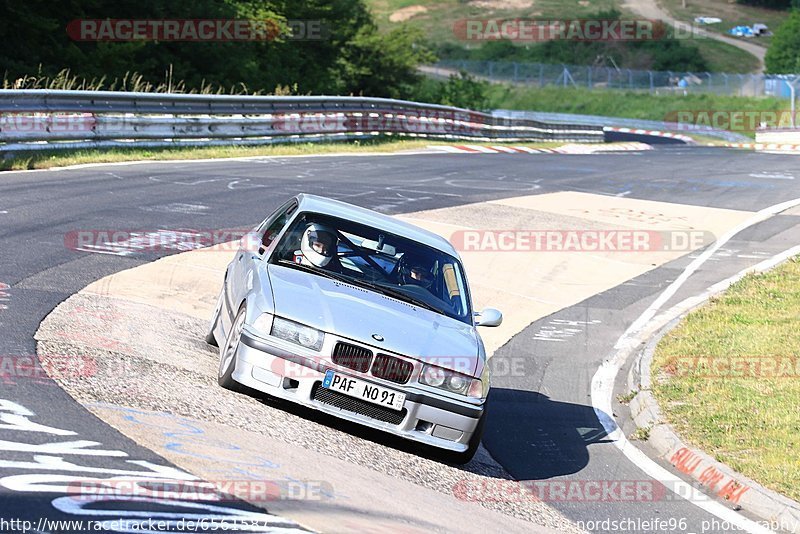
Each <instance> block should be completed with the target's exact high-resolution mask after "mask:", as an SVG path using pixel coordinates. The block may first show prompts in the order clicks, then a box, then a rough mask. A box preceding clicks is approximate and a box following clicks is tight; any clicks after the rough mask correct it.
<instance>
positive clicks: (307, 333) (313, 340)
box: [271, 317, 325, 351]
mask: <svg viewBox="0 0 800 534" xmlns="http://www.w3.org/2000/svg"><path fill="white" fill-rule="evenodd" d="M271 334H272V335H273V336H275V337H277V338H278V339H283V340H285V341H289V342H291V343H294V344H296V345H300V346H302V347H306V348H307V349H312V350H316V351H319V350H320V349H321V348H322V342H323V341H324V340H325V333H324V332H320V331H319V330H317V329H315V328H311V327H310V326H306V325H302V324H300V323H296V322H294V321H289V320H287V319H282V318H280V317H275V319H274V320H273V321H272V332H271Z"/></svg>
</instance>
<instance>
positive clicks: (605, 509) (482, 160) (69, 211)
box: [0, 146, 800, 532]
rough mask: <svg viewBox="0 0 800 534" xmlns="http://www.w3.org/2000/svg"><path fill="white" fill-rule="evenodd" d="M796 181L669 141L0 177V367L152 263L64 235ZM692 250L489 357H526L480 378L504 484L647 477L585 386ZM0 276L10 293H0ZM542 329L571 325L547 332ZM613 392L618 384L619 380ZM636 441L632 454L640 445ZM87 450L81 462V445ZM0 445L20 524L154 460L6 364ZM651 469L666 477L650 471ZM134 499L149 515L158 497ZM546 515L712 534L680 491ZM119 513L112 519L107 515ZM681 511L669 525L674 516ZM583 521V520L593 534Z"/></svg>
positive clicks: (749, 242) (767, 201) (781, 158)
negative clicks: (48, 328) (628, 147)
mask: <svg viewBox="0 0 800 534" xmlns="http://www.w3.org/2000/svg"><path fill="white" fill-rule="evenodd" d="M797 175H800V166H798V159H797V157H796V156H791V155H775V154H763V153H754V152H746V151H733V150H726V149H712V148H698V147H685V146H682V147H677V146H675V147H673V146H668V147H666V146H665V147H663V148H659V149H657V150H651V151H645V152H628V153H620V154H603V155H556V154H536V155H524V154H520V155H513V154H468V155H463V154H441V153H439V154H416V155H391V156H341V157H295V158H255V159H250V160H231V161H225V160H220V161H199V162H157V163H142V164H126V165H104V166H88V167H83V168H74V169H65V170H56V171H34V172H9V173H2V174H0V250H2V254H1V255H0V331H1V332H2V334H3V335H2V336H0V357H2V359H3V361H5V362H6V364H8V362H17V363H18V362H20V361H25V358H29V357H31V356H33V355H35V353H36V343H35V341H34V339H33V335H34V333H35V331H36V329H37V327H38V325H39V323H40V322H41V321H42V320H43V319H44V318H45V317H46V316H47V314H48V313H50V311H52V310H53V309H54V307H56V306H57V305H58V304H59V303H60V302H62V301H64V300H65V299H66V298H67V297H69V296H70V295H72V294H73V293H75V292H77V291H79V290H80V289H81V288H83V287H84V286H86V285H88V284H89V283H91V282H92V281H94V280H97V279H99V278H102V277H104V276H106V275H108V274H111V273H114V272H117V271H120V270H123V269H128V268H131V267H134V266H136V265H140V264H143V263H146V262H150V261H153V260H154V259H156V258H158V257H159V254H156V253H148V252H142V253H139V254H133V255H129V256H118V255H107V254H92V253H85V252H77V251H74V250H70V249H69V248H68V247H67V246H65V235H68V234H69V233H70V232H74V231H76V230H82V229H110V230H113V229H120V230H132V229H145V230H146V229H160V228H165V229H179V228H198V227H202V228H241V227H246V226H251V225H253V224H255V223H257V222H259V221H260V220H261V219H263V218H264V216H265V215H266V214H268V213H269V212H271V211H272V210H273V209H274V208H276V207H277V206H278V205H279V204H281V203H282V202H284V201H285V200H286V199H287V198H288V197H289V196H291V195H294V194H296V193H298V192H308V193H314V194H320V195H325V196H329V197H332V198H338V199H341V200H344V201H347V202H351V203H354V204H358V205H361V206H364V207H367V208H372V209H377V210H379V211H382V212H384V213H389V214H401V213H407V212H411V211H419V210H424V209H432V208H441V207H450V206H457V205H462V204H468V203H474V202H481V201H486V200H492V199H500V198H508V197H515V196H520V195H530V194H544V193H554V192H559V191H575V192H588V193H594V194H601V195H609V196H625V197H626V198H635V199H644V200H656V201H663V202H677V203H681V204H690V205H695V206H703V207H715V208H726V209H734V210H745V211H757V210H759V209H762V208H765V207H767V206H771V205H774V204H777V203H779V202H783V201H788V200H791V199H794V198H797V197H800V183H798V182H800V178H798V176H797ZM790 213H791V212H790ZM795 213H796V214H795V215H792V214H782V215H778V216H776V217H773V218H770V219H768V220H766V221H764V222H763V223H760V224H757V225H755V226H753V227H751V228H749V229H747V230H745V231H744V232H742V233H741V234H739V235H737V236H736V237H735V238H734V239H732V240H731V241H730V242H728V243H727V244H726V245H725V246H724V247H723V249H721V250H720V251H719V253H718V254H716V255H715V256H714V257H712V258H711V260H710V261H708V262H707V263H706V264H704V265H703V267H702V268H701V269H700V270H699V271H698V272H697V273H696V274H694V275H693V276H692V277H691V278H690V280H689V281H688V283H687V284H686V285H684V286H683V287H682V288H681V289H680V290H679V291H678V293H677V294H676V295H675V296H674V297H673V298H672V299H671V300H670V302H669V303H667V306H669V305H671V304H673V303H676V302H679V301H680V300H683V299H684V298H687V297H689V296H692V295H694V294H697V293H699V292H701V291H702V290H704V289H705V288H707V287H708V286H710V285H712V284H713V283H715V282H717V281H719V280H723V279H725V278H727V277H729V276H731V275H733V274H735V273H736V272H738V271H740V270H741V269H743V268H745V267H747V266H748V265H753V264H756V263H758V262H759V261H761V260H763V259H765V258H767V257H770V256H772V255H774V254H777V253H779V252H781V251H783V250H785V249H788V248H789V247H791V246H793V245H796V244H797V240H796V239H797V236H798V235H800V233H798V225H799V224H800V212H795ZM694 256H695V255H688V256H685V257H682V258H679V259H677V260H674V261H672V262H670V263H668V264H666V265H663V266H661V267H659V268H657V269H654V270H652V271H650V272H648V273H646V274H645V275H642V276H640V277H638V278H635V279H633V280H630V281H629V282H626V283H624V284H622V285H619V286H617V287H615V288H613V289H610V290H608V291H606V292H604V293H601V294H598V295H595V296H593V297H591V298H589V299H588V300H585V301H583V302H581V303H579V304H578V305H575V306H572V307H569V308H566V309H563V310H561V311H559V312H557V313H556V314H554V315H551V316H548V317H544V318H542V319H540V320H538V321H536V322H535V323H533V324H531V325H530V326H528V327H527V328H526V329H525V330H523V331H522V332H521V333H520V334H518V335H517V336H515V337H514V339H512V340H511V341H510V342H509V343H508V344H506V345H505V346H504V347H502V348H501V349H500V350H499V351H498V352H497V353H496V354H495V356H494V358H495V360H496V361H497V362H503V361H507V362H513V361H514V360H515V359H518V358H520V357H524V362H525V363H524V372H521V373H510V374H502V373H501V374H500V375H498V376H496V377H495V378H494V379H493V405H492V410H491V417H490V419H489V422H488V425H487V431H486V435H485V437H484V446H485V447H486V449H487V450H488V451H489V452H490V453H491V455H492V456H493V457H494V458H495V459H496V460H497V461H498V462H499V463H500V464H501V465H502V466H503V467H504V468H505V469H506V470H507V471H508V472H509V473H510V474H511V475H513V476H514V478H516V479H518V480H544V479H550V480H561V479H563V480H577V481H587V480H589V481H641V480H646V479H647V476H646V475H645V474H644V473H643V472H642V471H641V470H640V468H639V467H637V466H635V465H633V464H632V463H630V462H629V460H628V459H627V458H626V457H625V456H624V455H623V454H622V453H621V452H620V451H619V449H618V448H617V447H616V446H615V445H614V444H612V443H610V442H609V440H608V439H606V434H605V431H604V430H603V427H602V426H601V424H600V423H599V421H598V419H597V416H596V415H595V412H594V410H593V408H592V403H591V398H590V397H591V395H590V391H591V390H590V385H591V381H592V377H593V375H594V374H595V372H596V370H597V368H598V367H599V365H600V363H601V362H602V360H603V359H604V358H605V357H607V356H608V354H609V353H610V352H611V351H612V349H613V346H614V343H615V342H616V340H617V339H618V338H619V337H620V335H622V333H623V332H624V331H625V329H626V328H627V327H628V326H629V325H630V324H631V323H632V322H633V321H634V320H635V319H636V318H637V317H639V315H640V314H641V313H642V312H643V311H644V310H645V309H646V308H647V307H648V306H649V304H650V303H651V302H652V301H653V300H654V299H655V298H656V297H657V296H658V294H659V293H660V292H661V290H663V289H664V288H665V287H666V286H667V285H668V284H669V283H670V282H671V281H673V280H674V279H675V278H676V276H678V274H679V273H680V272H681V271H682V269H683V268H684V267H686V265H687V264H688V263H689V262H690V261H691V259H692V257H694ZM2 284H6V285H8V286H9V288H8V289H7V290H2V288H3V287H4V286H3V285H2ZM506 313H508V312H506ZM559 325H562V326H563V325H569V326H570V329H569V331H568V332H563V331H562V332H561V334H559V329H558V328H559ZM562 330H563V329H562ZM543 332H547V335H543ZM554 332H555V333H556V337H557V339H554V338H553V337H554V336H553V333H554ZM34 357H35V356H34ZM624 374H625V373H621V374H620V377H624ZM620 381H621V380H620ZM618 388H619V389H620V391H621V384H618ZM626 410H627V409H626V407H625V406H622V405H619V404H617V405H616V406H615V413H614V414H613V415H614V416H616V421H617V422H618V423H619V424H620V426H622V428H623V429H626V428H630V423H629V422H627V417H626V415H627V414H626ZM35 425H44V426H46V427H50V430H45V431H43V430H42V428H41V427H36V426H35ZM37 428H38V429H37ZM86 441H88V442H95V443H91V444H90V443H85V442H86ZM20 444H26V445H20ZM637 445H638V446H639V447H640V448H642V450H644V451H645V452H647V444H646V443H641V442H637ZM89 449H95V450H96V451H97V453H98V454H82V453H81V450H83V452H84V453H85V452H86V451H87V450H89ZM0 451H2V452H0V486H2V487H0V494H1V495H2V499H0V516H2V517H15V518H20V519H27V520H30V521H32V522H33V523H32V524H33V526H34V529H35V528H36V526H37V522H38V521H39V519H40V518H42V517H48V518H64V519H79V518H84V517H88V516H89V515H93V517H95V518H97V517H98V516H99V513H98V511H97V510H98V509H100V508H102V506H101V507H99V508H97V509H91V510H89V509H88V508H86V509H84V510H80V509H76V508H75V506H80V503H78V504H75V503H74V502H72V503H71V504H70V503H67V504H65V502H66V501H63V500H60V501H58V502H59V503H60V504H59V505H58V506H57V508H59V510H56V509H55V508H54V505H53V501H54V499H57V498H58V497H59V496H61V495H63V491H62V489H59V488H58V487H56V486H58V484H57V483H58V482H59V481H61V483H62V484H63V483H64V481H63V480H62V479H60V478H59V477H63V476H67V475H73V476H75V475H76V474H78V475H79V474H83V473H93V472H94V473H98V475H97V476H101V475H100V473H112V472H114V473H119V474H127V475H128V476H130V473H131V471H137V472H141V470H142V469H145V470H148V469H149V470H156V469H168V466H169V463H168V462H166V461H165V460H163V459H162V458H160V457H159V456H158V455H156V454H155V453H153V452H152V451H149V450H147V449H145V448H143V447H140V446H138V445H137V444H136V443H134V442H132V441H131V440H129V439H128V438H126V437H124V436H122V435H121V434H120V433H118V432H117V431H116V430H114V429H112V428H110V427H109V426H107V425H106V424H105V423H103V422H102V421H100V420H99V419H97V418H96V417H94V416H93V415H91V414H90V413H89V412H87V411H86V410H85V409H84V408H83V407H82V406H80V405H79V404H77V403H76V402H75V401H74V400H73V399H72V398H71V397H69V396H68V395H67V394H66V393H65V392H63V391H62V390H61V389H60V388H59V387H58V386H57V385H55V384H54V383H53V382H52V381H49V380H47V379H46V377H41V376H36V377H30V378H27V379H26V377H23V376H20V375H19V373H17V375H16V376H15V377H12V378H9V377H8V376H7V373H6V372H5V371H4V372H3V384H2V395H0ZM48 455H57V456H60V457H63V458H66V459H67V460H68V461H69V462H71V463H70V464H69V465H67V464H64V463H61V464H59V465H53V464H52V463H50V464H47V458H48V457H52V456H48ZM143 462H149V463H146V464H145V463H143ZM156 466H162V467H156ZM664 467H666V468H668V469H670V470H672V471H673V472H675V471H674V470H673V469H672V468H671V466H669V465H667V464H665V465H664ZM109 470H111V471H109ZM676 474H677V472H676ZM88 476H91V475H88ZM187 476H188V475H187ZM12 477H13V478H12ZM12 488H13V491H12V490H11V489H12ZM151 505H152V507H153V509H158V507H159V506H162V505H163V503H158V502H153V503H151ZM550 505H551V506H553V507H555V508H557V509H558V510H560V511H561V512H562V513H563V514H564V515H566V516H567V517H568V518H570V519H572V520H573V521H583V522H586V521H602V520H606V519H623V520H630V521H631V522H630V524H629V525H628V527H629V528H627V531H633V532H647V531H652V530H656V529H653V528H643V527H642V523H641V522H642V521H653V520H656V521H658V520H661V521H664V522H665V523H663V524H665V525H667V526H668V528H663V529H658V530H659V531H667V532H685V531H688V532H702V531H705V532H710V531H716V532H722V531H729V530H728V529H722V528H711V529H707V530H703V529H702V527H703V526H706V525H711V524H713V521H714V520H715V518H714V517H713V516H711V515H710V514H708V513H706V512H704V511H703V510H701V509H700V508H698V507H697V506H696V505H695V504H693V503H691V502H688V501H686V500H684V499H679V498H674V499H673V498H667V499H660V500H656V501H653V502H646V501H641V500H639V501H635V502H630V501H627V502H612V501H600V502H593V503H586V502H570V501H568V500H555V501H553V502H551V503H550ZM226 506H227V507H228V510H227V511H226V512H224V513H234V514H235V511H231V510H232V509H234V508H235V509H238V510H242V512H241V514H242V517H251V518H253V519H258V520H259V521H262V522H263V523H262V524H263V525H272V526H287V527H288V528H291V526H292V525H291V523H290V522H286V521H284V520H282V519H281V518H277V517H273V516H268V515H252V516H248V515H247V514H248V513H253V514H255V513H257V512H258V510H257V509H254V508H252V507H250V506H249V505H247V504H245V503H229V504H227V505H226ZM138 509H141V508H137V510H138ZM128 511H130V510H128ZM125 513H126V512H125V510H122V511H117V512H113V511H112V513H109V514H108V516H107V517H108V518H109V519H110V518H112V517H120V516H124V515H125ZM742 513H743V514H747V511H746V510H745V511H742ZM101 517H105V516H101ZM670 519H673V522H672V523H669V520H670ZM681 519H682V520H684V522H682V523H678V522H677V521H678V520H681ZM637 521H638V522H639V523H636V522H637ZM679 524H680V525H685V528H684V527H683V526H678V525H679ZM584 525H585V523H584ZM593 526H594V527H596V528H592V527H591V526H590V527H587V528H590V529H591V530H596V531H601V530H603V528H602V527H599V526H598V525H593ZM637 526H638V528H637ZM8 530H11V529H10V528H9V529H8ZM41 530H43V531H44V530H46V529H45V528H42V529H41ZM0 531H5V529H4V528H0Z"/></svg>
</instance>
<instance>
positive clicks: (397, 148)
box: [0, 138, 564, 171]
mask: <svg viewBox="0 0 800 534" xmlns="http://www.w3.org/2000/svg"><path fill="white" fill-rule="evenodd" d="M461 143H470V141H456V142H441V141H436V140H433V139H414V140H410V139H403V140H397V139H385V138H378V139H374V140H367V141H353V142H339V143H294V144H284V145H265V146H259V147H249V146H219V147H207V148H190V147H181V148H172V147H167V148H147V149H145V148H115V149H105V150H100V149H92V150H75V151H68V150H59V151H52V152H41V153H36V154H25V153H18V154H15V155H6V157H5V158H4V159H3V160H0V170H2V171H11V170H14V171H18V170H30V169H48V168H52V167H66V166H69V165H81V164H84V163H116V162H122V161H138V160H152V161H163V160H181V159H215V158H245V157H253V156H302V155H313V154H340V153H351V152H352V153H370V152H402V151H406V150H423V149H425V148H426V147H428V146H432V145H452V144H461ZM478 144H486V143H478ZM492 144H503V143H492ZM512 144H514V145H516V146H528V147H532V148H537V147H538V148H548V147H554V146H560V145H563V144H564V143H563V142H555V143H512Z"/></svg>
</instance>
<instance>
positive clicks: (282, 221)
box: [259, 202, 297, 248]
mask: <svg viewBox="0 0 800 534" xmlns="http://www.w3.org/2000/svg"><path fill="white" fill-rule="evenodd" d="M295 209H297V204H296V203H295V202H292V204H291V205H290V206H288V207H285V209H284V208H282V211H281V212H279V213H278V215H277V216H276V217H275V218H274V219H273V220H272V221H271V222H270V221H267V222H266V223H265V224H266V225H267V227H266V229H264V228H263V227H262V228H261V229H259V230H260V231H263V232H264V233H263V235H262V237H261V247H262V248H268V247H269V246H270V245H271V244H272V242H273V241H275V238H276V237H278V234H280V233H281V230H283V227H284V226H286V222H287V221H288V220H289V217H290V216H291V215H292V213H294V210H295Z"/></svg>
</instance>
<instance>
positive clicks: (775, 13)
mask: <svg viewBox="0 0 800 534" xmlns="http://www.w3.org/2000/svg"><path fill="white" fill-rule="evenodd" d="M659 3H660V4H661V6H662V7H663V8H664V9H665V10H666V11H669V12H670V13H671V14H672V16H673V17H675V18H676V19H678V20H684V21H686V22H692V21H694V18H695V17H698V16H706V17H718V18H720V19H722V22H721V23H719V24H707V25H705V26H702V27H703V28H704V29H706V30H708V31H710V32H715V33H724V34H725V35H728V30H730V29H731V28H733V27H734V26H752V25H753V24H754V23H756V22H760V23H762V24H766V25H767V26H769V28H770V30H772V31H773V32H774V31H775V29H776V28H777V27H778V26H780V24H781V22H783V20H784V19H785V18H786V15H787V12H786V11H781V10H777V9H765V8H760V7H753V6H748V5H744V4H739V3H734V2H729V1H728V0H689V1H687V2H686V7H685V8H684V7H682V3H683V2H682V0H660V2H659ZM730 37H733V36H730ZM737 39H741V40H746V41H748V42H754V43H756V44H761V45H764V46H769V43H770V41H771V39H770V38H769V37H738V38H737Z"/></svg>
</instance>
